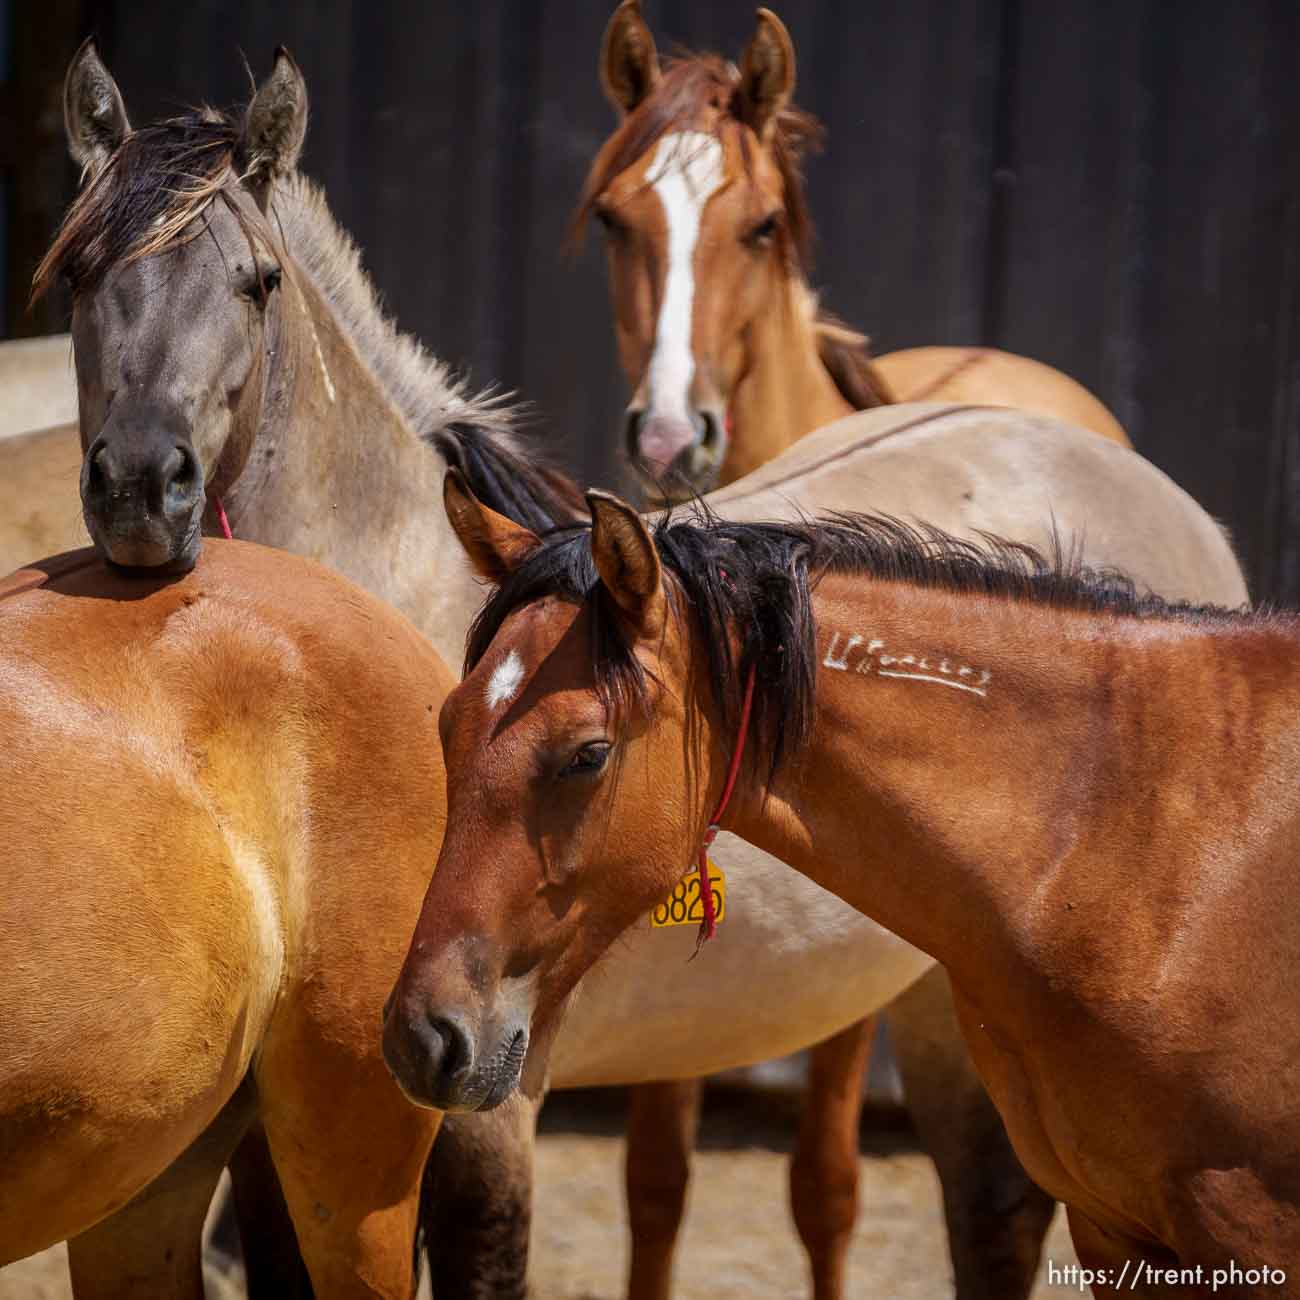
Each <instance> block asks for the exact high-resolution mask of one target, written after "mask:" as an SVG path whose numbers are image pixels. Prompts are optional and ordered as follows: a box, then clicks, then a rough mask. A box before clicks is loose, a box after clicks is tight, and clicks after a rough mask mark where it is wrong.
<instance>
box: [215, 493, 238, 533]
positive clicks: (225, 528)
mask: <svg viewBox="0 0 1300 1300" xmlns="http://www.w3.org/2000/svg"><path fill="white" fill-rule="evenodd" d="M212 506H213V509H214V510H216V512H217V523H219V524H220V525H221V535H222V537H224V538H225V539H226V541H228V542H233V541H234V540H235V534H234V533H232V532H231V531H230V520H229V519H227V518H226V507H225V506H223V505H222V504H221V498H220V497H213V498H212Z"/></svg>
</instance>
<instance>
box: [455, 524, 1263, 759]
mask: <svg viewBox="0 0 1300 1300" xmlns="http://www.w3.org/2000/svg"><path fill="white" fill-rule="evenodd" d="M653 536H654V541H655V546H656V547H657V549H658V551H659V556H660V559H661V561H662V562H663V565H664V569H665V572H666V573H667V574H668V575H670V582H669V587H670V589H671V590H672V592H673V597H674V603H675V605H676V607H677V609H678V610H679V612H684V613H686V614H688V615H689V616H690V617H692V618H693V619H694V620H695V627H696V631H697V633H698V634H699V635H700V636H702V637H703V638H704V642H705V647H706V650H707V656H708V672H709V679H710V681H711V683H712V684H713V688H714V691H715V694H716V696H717V699H718V703H719V706H720V708H721V710H722V714H723V719H724V724H725V725H726V726H727V727H728V728H729V729H731V730H734V728H735V726H736V724H737V721H738V718H739V713H740V705H741V696H742V693H743V686H744V682H745V680H746V677H747V675H748V673H749V670H750V668H751V667H753V668H754V669H755V672H756V686H755V692H754V708H753V720H752V723H751V726H752V727H753V730H754V735H755V747H754V752H755V753H761V754H763V755H764V756H765V758H766V759H767V760H768V761H769V762H770V769H771V772H772V773H773V774H774V773H775V772H776V770H777V769H778V767H779V766H780V765H781V763H782V761H783V760H784V759H785V758H787V757H789V756H791V755H793V754H797V753H798V752H799V750H800V749H801V748H802V746H803V745H804V744H805V742H806V741H807V739H808V736H809V732H810V729H811V726H812V720H813V708H814V704H815V701H816V680H817V657H818V656H817V643H816V627H815V623H814V619H813V612H812V594H813V591H814V589H815V587H816V585H817V582H818V581H819V580H820V578H821V577H822V576H823V575H825V574H828V573H857V574H862V575H866V576H870V577H872V578H874V579H877V580H879V581H882V582H899V583H907V584H910V585H913V586H921V587H932V588H939V589H941V590H944V591H951V592H958V593H967V594H971V595H983V596H992V597H997V598H1001V599H1005V600H1011V601H1018V602H1031V603H1034V604H1038V605H1047V606H1050V607H1052V608H1054V609H1061V610H1078V611H1082V612H1086V613H1095V614H1110V615H1115V616H1118V617H1128V618H1161V619H1177V620H1185V621H1190V622H1193V623H1201V622H1204V623H1207V624H1213V623H1217V622H1231V621H1236V620H1238V619H1240V618H1241V617H1242V614H1241V612H1240V611H1229V610H1224V609H1220V608H1218V607H1214V606H1197V605H1191V604H1188V603H1173V602H1168V601H1164V600H1161V599H1160V598H1159V597H1157V596H1153V595H1151V594H1149V593H1145V592H1142V591H1140V590H1139V589H1138V588H1137V586H1136V584H1135V583H1134V582H1133V581H1132V579H1130V578H1128V577H1126V576H1125V575H1123V574H1121V573H1118V572H1116V571H1114V570H1109V569H1093V568H1089V567H1087V566H1085V565H1084V564H1083V562H1082V560H1081V558H1080V554H1079V551H1078V548H1077V547H1075V546H1067V545H1066V544H1064V543H1063V542H1062V541H1061V539H1060V538H1059V537H1058V538H1054V540H1053V545H1052V549H1051V553H1050V554H1047V555H1044V554H1043V553H1041V552H1039V551H1037V550H1035V549H1034V548H1033V547H1031V546H1025V545H1022V544H1021V543H1019V542H1011V541H1007V540H1005V539H1003V538H999V537H993V536H985V537H983V538H982V539H981V540H980V541H978V542H972V541H967V540H965V539H963V538H959V537H954V536H952V535H951V534H949V533H945V532H943V531H942V530H940V529H938V528H933V527H931V526H929V525H926V524H910V523H904V522H903V521H901V520H898V519H893V518H890V517H888V516H884V515H835V516H832V517H829V518H827V519H821V520H804V521H799V522H795V523H758V524H748V523H746V524H733V523H724V522H721V521H718V520H716V519H714V518H711V517H709V516H708V515H707V514H703V513H702V507H699V506H697V507H696V512H695V517H694V518H691V519H678V518H674V517H673V516H671V515H670V516H665V517H664V518H662V519H661V520H660V521H659V522H658V523H657V524H656V525H655V527H654V529H653ZM548 596H549V597H558V598H560V599H561V600H566V601H573V602H575V603H578V604H587V605H588V606H589V607H590V609H591V611H592V628H593V637H594V642H593V646H592V657H593V663H594V666H595V672H596V681H597V689H598V690H599V691H600V693H601V695H602V697H603V698H604V699H605V701H606V703H607V704H608V705H610V706H611V707H614V708H619V709H622V708H627V707H629V706H630V707H645V705H646V700H647V695H646V681H645V677H644V672H643V670H642V668H641V665H640V661H639V660H638V659H637V658H636V656H635V654H634V653H633V648H632V643H631V641H630V639H629V636H628V633H627V631H626V625H625V623H624V622H623V621H622V620H621V619H620V617H619V615H618V613H617V610H616V607H615V606H614V604H613V601H612V599H610V597H609V596H608V594H607V593H606V591H605V588H604V587H603V586H602V585H601V583H600V581H599V579H598V577H597V574H596V569H595V565H594V564H593V562H592V558H591V545H590V538H589V529H588V528H587V527H574V528H569V529H566V530H564V531H562V532H559V533H556V534H554V535H552V536H551V537H549V538H547V539H545V540H544V542H543V544H542V546H541V547H539V548H538V549H537V550H536V551H535V552H534V553H533V554H532V555H531V556H529V558H528V559H527V560H525V561H524V562H523V563H522V564H521V565H520V566H519V567H518V568H517V569H516V570H515V571H514V572H513V573H512V574H511V575H510V576H509V577H508V578H507V579H506V581H505V582H504V583H503V584H502V585H501V586H500V587H499V588H498V589H497V590H496V591H495V592H494V593H493V595H492V596H491V598H490V599H489V600H488V602H487V604H486V605H484V607H483V609H482V610H480V612H479V614H478V617H477V618H476V619H475V620H474V623H473V625H472V626H471V627H470V630H469V635H468V638H467V642H466V655H465V671H466V673H468V672H469V671H471V670H472V669H473V667H474V666H475V664H477V663H478V661H479V660H480V659H481V658H482V657H483V655H484V653H485V652H486V651H487V648H488V646H489V645H490V644H491V642H492V640H493V638H494V637H495V636H496V634H497V632H498V631H499V630H500V628H501V625H502V623H503V622H504V621H505V620H506V618H508V617H509V615H510V614H512V613H513V612H514V611H515V610H517V609H519V608H520V607H522V606H524V605H529V604H532V603H533V602H535V601H538V600H541V599H544V598H546V597H548Z"/></svg>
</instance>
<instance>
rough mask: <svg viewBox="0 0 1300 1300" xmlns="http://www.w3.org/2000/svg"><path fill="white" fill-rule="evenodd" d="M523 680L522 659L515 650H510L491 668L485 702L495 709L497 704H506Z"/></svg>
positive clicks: (513, 696)
mask: <svg viewBox="0 0 1300 1300" xmlns="http://www.w3.org/2000/svg"><path fill="white" fill-rule="evenodd" d="M523 680H524V661H523V660H522V659H521V658H520V657H519V652H518V651H517V650H512V651H511V652H510V653H509V654H508V655H506V657H505V658H504V659H503V660H502V661H501V662H500V663H499V664H497V666H496V667H495V668H494V669H493V670H492V676H491V677H489V678H488V684H487V704H488V708H489V709H495V708H496V707H497V706H498V705H499V704H506V703H508V702H509V701H510V700H513V699H514V698H515V695H516V693H517V692H518V690H519V687H520V685H521V684H522V682H523Z"/></svg>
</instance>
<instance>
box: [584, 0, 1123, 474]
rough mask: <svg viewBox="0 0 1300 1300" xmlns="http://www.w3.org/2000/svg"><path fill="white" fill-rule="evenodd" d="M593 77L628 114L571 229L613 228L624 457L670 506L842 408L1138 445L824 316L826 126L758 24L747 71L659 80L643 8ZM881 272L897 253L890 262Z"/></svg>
mask: <svg viewBox="0 0 1300 1300" xmlns="http://www.w3.org/2000/svg"><path fill="white" fill-rule="evenodd" d="M600 80H601V85H602V87H603V89H604V91H605V94H606V96H607V98H608V99H609V101H610V103H611V104H612V105H613V106H614V109H615V111H616V112H618V113H619V114H620V115H621V116H622V119H623V120H622V122H621V123H620V125H619V127H618V129H617V130H616V131H615V132H614V134H613V135H612V136H611V137H610V139H609V140H608V141H606V143H605V144H604V146H603V147H602V148H601V150H600V153H599V154H598V155H597V157H596V160H595V162H594V163H593V165H592V168H591V172H590V174H589V175H588V177H587V181H586V184H585V186H584V188H583V193H582V198H581V201H580V203H579V207H578V212H577V216H576V218H575V233H576V232H580V231H581V228H582V225H583V223H584V222H585V221H586V219H587V218H588V217H595V218H596V219H597V220H598V221H599V222H600V224H601V225H602V226H603V227H604V230H605V234H606V248H607V252H608V262H609V283H610V296H611V299H612V302H613V308H614V329H615V334H616V336H617V339H618V350H619V356H620V358H621V360H622V365H623V370H624V372H625V373H626V375H627V379H628V383H629V385H630V386H631V388H632V390H633V394H632V400H631V403H630V404H629V406H628V408H627V429H626V437H627V449H628V452H629V454H630V455H631V456H632V458H633V460H634V461H636V462H638V463H640V464H641V465H642V466H644V467H645V469H646V470H647V471H648V472H649V473H650V474H651V475H652V476H653V477H654V478H655V479H656V480H659V481H660V487H661V489H662V490H663V491H664V492H666V493H667V494H668V495H676V494H679V493H680V491H681V489H682V488H683V487H686V488H689V489H691V490H694V491H697V492H698V491H704V490H707V489H708V488H710V487H712V486H714V485H715V484H717V483H723V484H725V483H730V482H732V481H733V480H734V479H737V478H740V477H741V476H742V475H744V474H747V473H749V472H750V471H751V470H753V469H755V468H757V467H758V466H760V465H762V464H764V463H765V462H767V461H769V460H771V459H772V458H773V457H774V456H776V455H779V454H780V453H781V452H782V451H784V450H785V449H786V448H787V447H788V446H790V444H791V443H792V442H794V441H795V440H796V439H798V438H800V437H802V436H803V435H804V434H806V433H809V432H810V431H811V430H813V429H817V428H820V427H821V426H822V425H824V424H829V423H830V422H831V421H833V420H838V419H839V418H840V417H842V416H844V415H847V414H848V413H849V412H850V411H853V410H860V409H864V408H868V407H872V406H878V405H881V404H884V403H887V402H895V401H898V402H904V401H945V402H971V403H979V404H991V405H997V406H1014V407H1019V408H1021V409H1023V410H1028V411H1035V412H1039V413H1041V414H1045V415H1052V416H1055V417H1056V418H1057V419H1060V420H1065V421H1066V422H1067V423H1070V424H1077V425H1079V426H1081V427H1082V428H1085V429H1092V430H1093V431H1094V432H1096V433H1099V434H1101V435H1102V436H1103V437H1105V438H1109V439H1111V440H1112V441H1115V442H1118V443H1120V444H1121V445H1124V446H1127V445H1128V438H1127V437H1126V435H1125V433H1124V430H1123V428H1122V427H1121V426H1120V424H1119V423H1118V421H1116V419H1115V417H1114V416H1113V415H1111V413H1110V412H1109V411H1108V410H1107V409H1106V407H1105V406H1104V405H1103V404H1102V403H1101V402H1099V401H1098V400H1097V399H1096V398H1095V397H1094V396H1093V395H1092V394H1091V393H1090V392H1088V391H1087V389H1085V388H1084V387H1083V386H1082V385H1081V384H1079V383H1077V382H1076V381H1075V380H1073V379H1071V378H1070V377H1069V376H1068V375H1064V374H1062V373H1061V372H1060V371H1059V370H1054V369H1053V368H1052V367H1050V366H1046V365H1043V364H1042V363H1041V362H1038V361H1033V360H1031V359H1030V358H1028V357H1021V356H1015V355H1014V354H1012V353H1008V352H1001V351H998V350H997V349H993V348H958V347H922V348H908V349H906V350H904V351H901V352H893V353H888V354H886V355H885V356H881V357H877V358H875V359H871V358H869V357H868V355H867V351H866V339H865V338H864V337H863V336H862V335H860V334H857V333H856V332H855V331H853V330H851V329H849V328H848V327H847V326H845V325H844V324H843V323H842V322H840V321H838V320H835V319H834V318H832V317H829V316H827V315H826V314H825V313H822V312H820V311H819V310H818V306H817V298H816V295H815V293H814V292H813V291H812V289H811V288H810V286H809V284H808V280H807V275H808V269H809V266H810V261H811V258H810V254H811V244H812V239H813V228H812V221H811V218H810V216H809V213H808V206H807V201H806V198H805V195H804V187H803V176H802V171H801V160H802V156H803V154H804V153H805V151H806V150H807V149H808V148H809V146H810V145H813V144H816V143H817V142H818V141H819V139H820V135H821V128H820V126H819V125H818V123H817V122H816V120H815V119H814V118H812V117H811V116H810V115H809V114H807V113H804V112H802V111H801V110H799V109H797V108H795V107H794V105H793V103H792V97H793V94H794V85H795V53H794V45H793V42H792V41H791V39H790V35H789V33H788V32H787V31H786V29H785V26H784V24H783V23H782V22H781V20H780V19H779V18H777V16H776V15H775V14H773V13H772V12H771V11H770V10H767V9H759V10H758V24H757V28H756V30H755V32H754V36H753V38H752V39H751V40H750V42H749V45H748V46H747V47H746V49H745V51H744V53H743V55H742V56H741V58H740V61H739V65H738V66H735V65H732V64H728V63H725V62H724V61H723V60H722V59H718V58H714V57H712V56H708V55H688V56H685V57H683V58H680V59H676V60H673V61H671V62H670V63H669V64H668V66H667V67H665V68H662V69H661V67H660V62H659V56H658V53H657V52H656V49H655V41H654V37H653V36H652V35H651V32H650V29H649V28H648V27H647V26H646V23H645V21H644V19H643V18H642V17H641V7H640V4H639V2H638V0H623V3H622V4H621V5H620V6H619V7H618V9H617V10H616V11H615V13H614V15H613V17H612V18H611V19H610V21H609V24H608V26H607V28H606V30H605V39H604V44H603V46H602V49H601V54H600ZM882 255H883V256H888V252H887V250H886V251H884V252H883V253H882Z"/></svg>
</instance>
